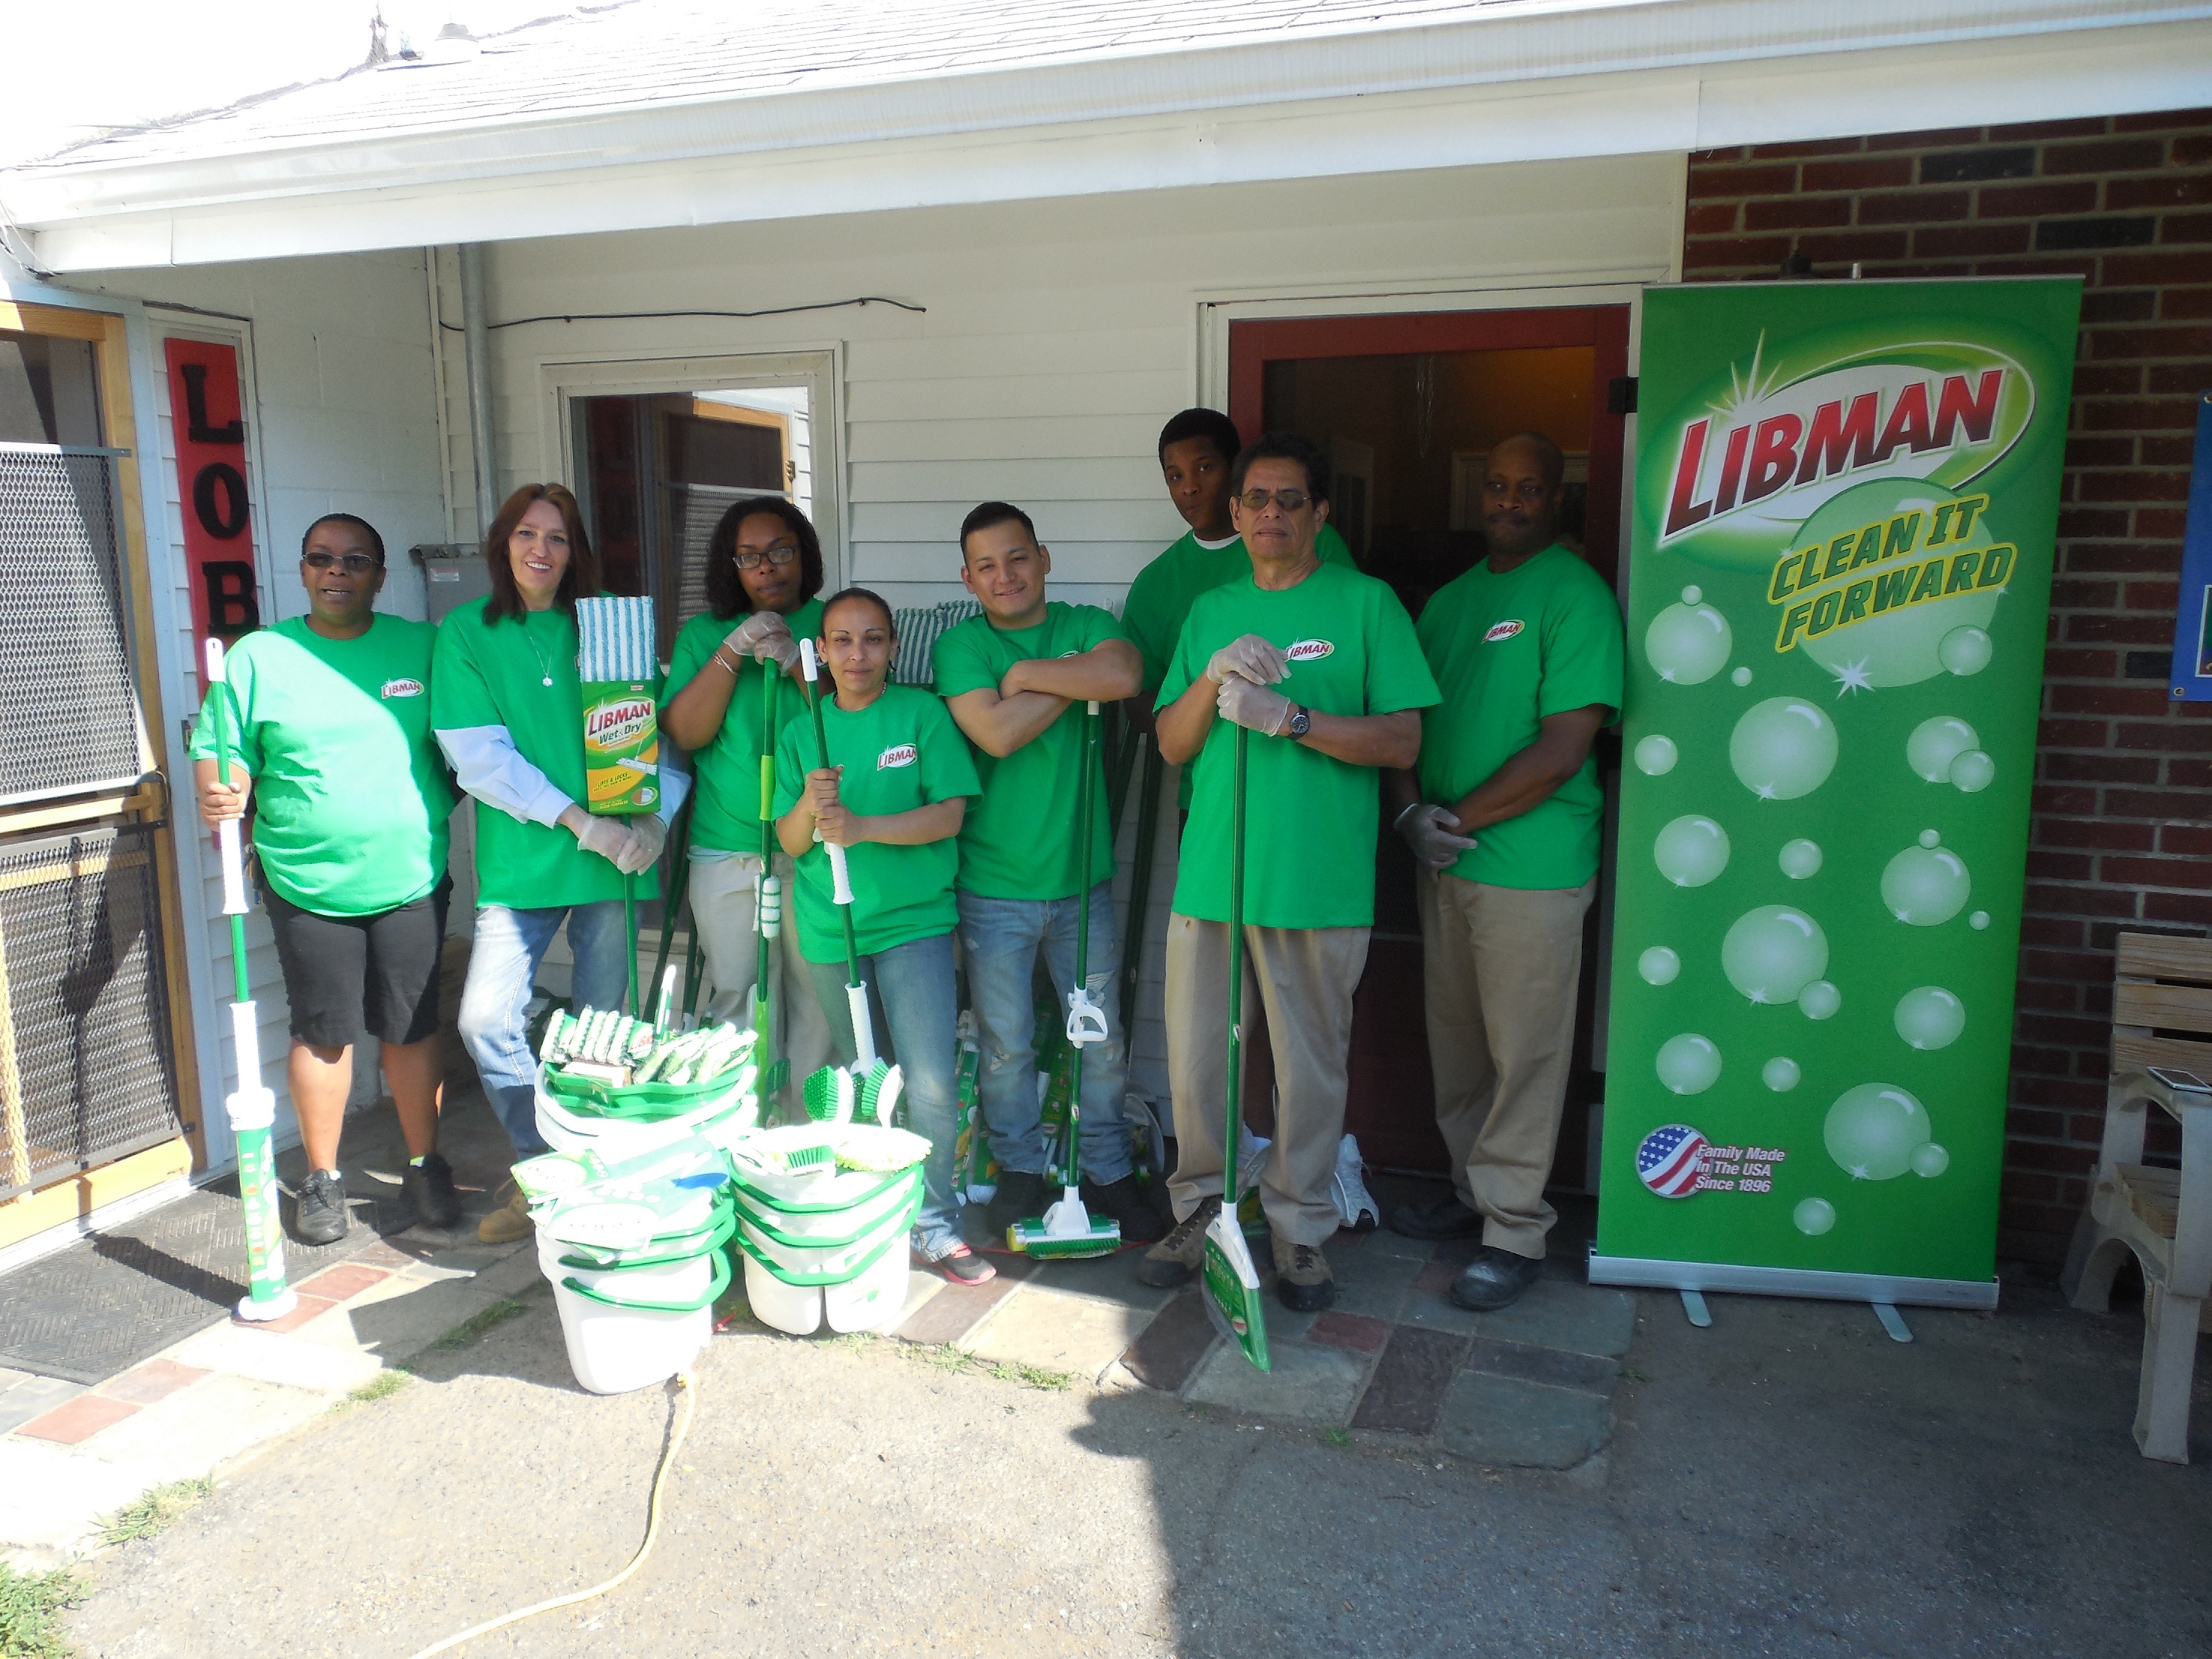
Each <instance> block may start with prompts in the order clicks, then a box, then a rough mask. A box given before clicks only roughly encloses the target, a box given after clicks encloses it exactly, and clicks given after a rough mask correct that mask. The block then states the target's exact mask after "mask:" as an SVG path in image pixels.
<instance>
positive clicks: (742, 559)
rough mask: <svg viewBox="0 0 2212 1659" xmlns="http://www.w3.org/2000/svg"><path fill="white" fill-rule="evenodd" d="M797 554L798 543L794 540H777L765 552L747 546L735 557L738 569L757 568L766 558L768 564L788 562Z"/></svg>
mask: <svg viewBox="0 0 2212 1659" xmlns="http://www.w3.org/2000/svg"><path fill="white" fill-rule="evenodd" d="M798 556H799V544H797V543H796V542H778V543H777V544H775V546H774V547H771V548H769V550H767V552H765V553H763V552H762V551H761V550H758V549H757V548H750V547H749V548H747V549H745V550H744V551H743V552H741V553H738V555H737V556H736V558H737V561H738V569H740V570H757V569H759V568H760V567H761V561H762V560H763V559H766V560H767V561H768V562H769V563H770V564H789V563H790V562H792V561H793V559H795V558H797V557H798Z"/></svg>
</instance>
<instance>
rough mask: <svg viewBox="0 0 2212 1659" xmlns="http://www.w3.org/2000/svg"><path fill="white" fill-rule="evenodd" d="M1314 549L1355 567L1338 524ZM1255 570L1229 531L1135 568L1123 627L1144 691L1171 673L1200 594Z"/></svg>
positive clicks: (1191, 540)
mask: <svg viewBox="0 0 2212 1659" xmlns="http://www.w3.org/2000/svg"><path fill="white" fill-rule="evenodd" d="M1314 551H1315V552H1316V553H1318V554H1320V555H1321V562H1322V563H1323V564H1340V565H1342V566H1343V567H1344V568H1346V570H1357V569H1358V568H1359V567H1358V565H1356V564H1354V563H1353V562H1352V550H1351V549H1350V548H1348V547H1346V545H1345V544H1344V538H1343V537H1341V536H1340V535H1338V534H1337V533H1336V526H1334V525H1332V524H1324V525H1322V527H1321V533H1320V534H1319V535H1318V536H1316V538H1314ZM1250 574H1252V556H1251V555H1250V554H1249V553H1247V552H1246V551H1245V550H1244V538H1243V537H1242V536H1231V538H1229V539H1228V540H1227V541H1226V542H1225V543H1223V544H1221V545H1220V546H1218V547H1206V546H1205V545H1203V544H1200V541H1199V539H1198V536H1197V532H1191V533H1189V534H1188V535H1186V536H1184V538H1182V540H1181V541H1179V542H1177V543H1176V544H1175V545H1174V546H1172V547H1170V548H1169V549H1168V550H1167V551H1165V552H1164V553H1163V554H1161V555H1160V556H1159V557H1158V558H1157V559H1154V560H1153V561H1152V562H1151V563H1150V564H1148V565H1146V567H1145V568H1143V569H1142V570H1140V571H1139V572H1138V573H1137V580H1135V581H1133V582H1131V583H1130V584H1129V597H1128V598H1127V599H1126V600H1125V601H1123V603H1122V605H1121V627H1122V629H1124V631H1126V632H1127V635H1128V636H1129V640H1130V642H1131V643H1132V644H1133V645H1134V646H1135V647H1137V653H1138V654H1139V656H1141V657H1143V658H1144V659H1145V695H1146V696H1152V695H1154V694H1155V693H1157V692H1158V690H1159V689H1160V683H1161V682H1162V681H1163V680H1164V679H1166V678H1167V677H1168V663H1169V661H1170V659H1172V658H1173V657H1174V655H1175V648H1176V640H1177V639H1179V638H1181V637H1182V625H1183V621H1184V619H1185V618H1186V617H1188V616H1189V615H1190V607H1191V605H1192V604H1193V602H1194V601H1195V600H1196V599H1197V598H1198V596H1199V595H1200V594H1201V593H1208V592H1212V590H1213V589H1215V588H1217V587H1220V586H1225V584H1227V583H1230V582H1233V581H1235V580H1237V579H1238V578H1239V577H1241V576H1249V575H1250Z"/></svg>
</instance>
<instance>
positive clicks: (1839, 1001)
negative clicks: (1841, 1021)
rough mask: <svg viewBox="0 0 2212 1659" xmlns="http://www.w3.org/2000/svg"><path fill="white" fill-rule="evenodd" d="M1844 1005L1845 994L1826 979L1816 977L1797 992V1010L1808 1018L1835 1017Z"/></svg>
mask: <svg viewBox="0 0 2212 1659" xmlns="http://www.w3.org/2000/svg"><path fill="white" fill-rule="evenodd" d="M1843 1006H1844V994H1843V993H1842V992H1841V991H1838V989H1837V988H1836V987H1834V986H1833V985H1832V984H1830V983H1829V982H1828V981H1826V980H1825V979H1816V980H1814V981H1813V982H1812V983H1811V984H1810V985H1808V986H1807V987H1805V988H1804V989H1803V990H1802V991H1800V992H1799V993H1798V994H1797V1010H1798V1012H1800V1013H1802V1014H1803V1015H1804V1016H1805V1018H1808V1019H1833V1018H1835V1017H1836V1014H1837V1012H1838V1010H1840V1009H1841V1008H1842V1007H1843Z"/></svg>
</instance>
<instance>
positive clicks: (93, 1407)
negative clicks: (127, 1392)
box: [15, 1394, 140, 1446]
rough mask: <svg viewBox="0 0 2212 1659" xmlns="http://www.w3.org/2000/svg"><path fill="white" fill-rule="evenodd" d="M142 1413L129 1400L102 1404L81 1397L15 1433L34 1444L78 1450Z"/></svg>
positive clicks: (97, 1399) (93, 1397)
mask: <svg viewBox="0 0 2212 1659" xmlns="http://www.w3.org/2000/svg"><path fill="white" fill-rule="evenodd" d="M139 1410H140V1407H137V1406H134V1405H132V1404H131V1402H130V1401H127V1400H103V1399H101V1398H100V1396H99V1395H96V1394H81V1395H78V1396H77V1397H76V1399H74V1400H72V1401H69V1402H68V1403H67V1404H66V1405H62V1406H57V1407H54V1408H53V1410H52V1411H50V1412H47V1413H45V1414H44V1415H43V1416H40V1417H34V1418H33V1419H31V1420H30V1421H29V1422H27V1423H26V1424H24V1425H22V1427H21V1428H19V1429H17V1430H16V1431H15V1432H16V1433H18V1434H20V1435H25V1436H27V1437H29V1438H31V1439H33V1440H51V1441H52V1442H53V1443H55V1444H57V1445H61V1446H75V1445H78V1444H80V1443H82V1442H84V1441H87V1440H89V1439H91V1438H92V1437H93V1436H94V1435H95V1434H98V1433H99V1432H100V1431H101V1430H102V1429H104V1428H107V1427H108V1426H110V1425H112V1424H116V1423H120V1422H121V1421H122V1420H123V1419H125V1418H126V1417H130V1416H132V1415H133V1414H135V1413H137V1412H138V1411H139Z"/></svg>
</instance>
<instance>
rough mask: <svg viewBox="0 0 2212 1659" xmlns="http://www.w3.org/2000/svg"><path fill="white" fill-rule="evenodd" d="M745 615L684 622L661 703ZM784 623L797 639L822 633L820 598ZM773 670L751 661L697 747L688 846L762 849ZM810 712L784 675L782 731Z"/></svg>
mask: <svg viewBox="0 0 2212 1659" xmlns="http://www.w3.org/2000/svg"><path fill="white" fill-rule="evenodd" d="M743 620H744V618H743V617H717V616H715V615H714V613H713V612H712V611H709V612H708V613H707V614H706V615H704V616H700V617H692V618H691V620H690V622H688V623H684V626H683V629H681V630H680V631H679V632H678V634H677V635H676V648H675V651H674V652H673V653H672V655H671V661H670V663H669V665H668V684H667V685H666V686H665V688H664V689H663V690H662V691H661V694H660V702H661V705H662V707H664V708H665V707H666V706H667V705H668V704H669V703H670V702H672V701H673V700H674V699H675V696H676V694H677V693H678V691H681V690H683V689H684V687H685V686H687V685H689V684H691V682H692V680H693V678H696V676H697V675H698V674H699V673H700V672H701V671H702V670H703V669H705V668H706V667H707V666H708V662H709V659H711V658H712V657H713V656H714V647H716V646H718V645H720V644H721V642H722V641H724V640H725V639H726V638H728V637H729V633H730V630H731V629H733V628H735V627H736V626H737V625H738V623H740V622H742V621H743ZM784 620H785V621H787V622H788V623H790V624H791V636H792V638H793V639H805V638H806V637H807V636H808V635H813V634H818V633H820V632H821V631H822V601H821V600H819V599H809V600H807V602H806V603H805V605H800V606H799V609H797V610H796V611H792V612H791V613H790V614H789V615H788V616H787V617H785V618H784ZM714 672H715V673H717V674H720V673H721V672H722V670H721V669H720V668H716V669H715V670H714ZM773 672H775V668H774V665H772V664H762V663H756V662H750V661H748V662H747V663H746V664H745V665H744V667H743V668H742V669H741V670H740V671H739V672H738V684H737V688H736V690H733V691H732V692H731V694H730V706H729V708H728V709H727V710H726V711H725V712H724V714H723V715H722V729H721V730H720V731H719V732H716V733H715V734H714V741H713V742H712V743H710V744H708V745H707V746H706V747H705V748H704V749H696V750H692V753H691V766H692V771H693V774H694V776H693V780H692V794H691V847H692V850H693V851H695V852H699V851H708V852H716V853H753V854H757V853H758V852H759V851H760V848H761V823H760V762H761V704H762V702H763V699H764V698H765V697H766V696H767V695H768V694H767V690H766V687H767V684H768V675H769V673H773ZM805 712H806V694H805V692H804V691H803V690H800V689H799V683H798V682H797V681H795V680H793V678H791V677H790V676H789V675H785V676H784V677H783V679H782V684H781V685H780V686H779V687H778V688H777V690H776V694H775V724H776V729H777V730H778V731H779V732H781V730H782V729H783V727H784V725H785V723H786V722H787V721H788V720H792V719H793V718H794V717H796V716H799V715H803V714H805ZM773 756H774V751H773V750H770V757H771V758H773Z"/></svg>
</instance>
